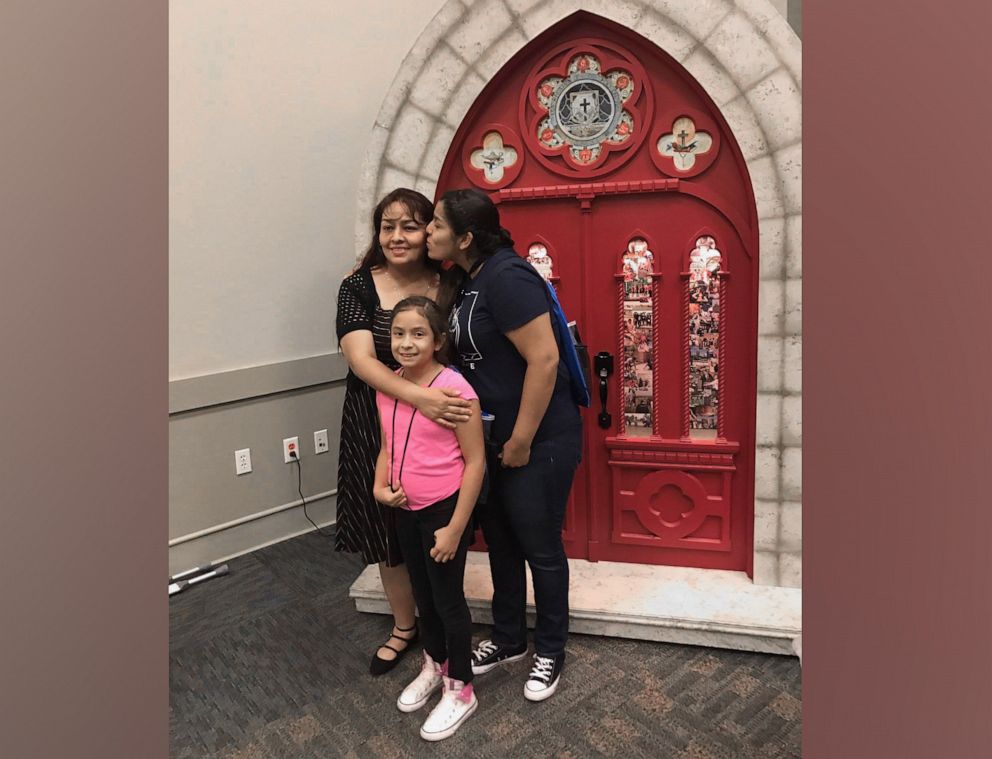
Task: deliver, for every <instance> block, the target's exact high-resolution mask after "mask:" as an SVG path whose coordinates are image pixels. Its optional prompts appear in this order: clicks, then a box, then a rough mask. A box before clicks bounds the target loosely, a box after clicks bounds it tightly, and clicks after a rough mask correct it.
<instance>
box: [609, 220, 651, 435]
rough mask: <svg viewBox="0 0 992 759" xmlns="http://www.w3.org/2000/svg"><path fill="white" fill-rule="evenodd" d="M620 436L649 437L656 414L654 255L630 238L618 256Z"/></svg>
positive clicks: (640, 240)
mask: <svg viewBox="0 0 992 759" xmlns="http://www.w3.org/2000/svg"><path fill="white" fill-rule="evenodd" d="M617 279H618V283H619V295H620V304H619V306H620V357H621V371H620V389H621V393H620V403H621V406H622V409H623V414H622V421H621V423H620V430H621V434H623V435H626V436H627V437H650V436H651V435H653V434H654V426H655V413H656V410H657V409H656V397H655V396H656V392H655V391H656V384H655V366H654V363H655V347H656V346H657V340H658V321H657V303H656V302H655V291H656V288H655V279H656V276H655V273H654V253H652V251H651V248H650V246H649V244H648V241H647V239H646V238H644V237H640V236H638V237H633V238H631V240H630V241H629V242H628V243H627V247H626V249H625V250H624V251H623V252H622V253H621V255H620V273H619V274H618V275H617Z"/></svg>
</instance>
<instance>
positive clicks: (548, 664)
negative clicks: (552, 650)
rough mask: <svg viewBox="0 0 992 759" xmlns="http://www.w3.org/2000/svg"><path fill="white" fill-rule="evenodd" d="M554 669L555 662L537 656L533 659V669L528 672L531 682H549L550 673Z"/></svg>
mask: <svg viewBox="0 0 992 759" xmlns="http://www.w3.org/2000/svg"><path fill="white" fill-rule="evenodd" d="M554 668H555V660H554V659H549V658H547V657H545V656H537V657H535V659H534V669H532V670H531V671H530V679H531V680H541V681H542V682H545V683H547V682H549V681H550V680H551V673H552V672H553V671H554Z"/></svg>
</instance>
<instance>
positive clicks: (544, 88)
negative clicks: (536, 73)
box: [541, 84, 555, 98]
mask: <svg viewBox="0 0 992 759" xmlns="http://www.w3.org/2000/svg"><path fill="white" fill-rule="evenodd" d="M554 91H555V90H554V88H553V87H552V86H551V85H550V84H542V85H541V94H542V95H544V97H546V98H549V97H551V93H552V92H554Z"/></svg>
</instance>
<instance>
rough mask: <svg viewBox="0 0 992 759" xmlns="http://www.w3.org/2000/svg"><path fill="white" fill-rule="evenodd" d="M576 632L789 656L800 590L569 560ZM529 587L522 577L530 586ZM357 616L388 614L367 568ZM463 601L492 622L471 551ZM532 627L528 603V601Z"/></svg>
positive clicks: (357, 590)
mask: <svg viewBox="0 0 992 759" xmlns="http://www.w3.org/2000/svg"><path fill="white" fill-rule="evenodd" d="M569 570H570V573H571V574H570V585H571V592H570V598H569V601H570V607H571V621H570V629H571V631H572V632H575V633H585V634H589V635H606V636H610V637H616V638H630V639H635V640H652V641H658V642H664V643H680V644H685V645H694V646H709V647H713V648H728V649H734V650H738V651H760V652H764V653H771V654H784V655H789V656H795V655H796V654H797V652H798V649H797V645H796V641H797V640H799V638H800V635H801V633H802V591H801V590H799V589H798V588H778V587H769V586H762V585H755V584H754V583H753V582H751V580H750V579H748V577H747V575H746V574H744V573H743V572H730V571H723V570H713V569H689V568H685V567H660V566H647V565H641V564H621V563H617V562H609V561H600V562H588V561H582V560H577V559H569ZM529 586H530V579H529V570H528V587H529ZM349 595H350V597H351V598H353V599H354V600H355V608H356V609H357V610H358V611H362V612H368V613H372V614H388V613H389V605H388V604H387V602H386V596H385V594H384V593H383V590H382V585H381V583H380V582H379V572H378V569H377V568H376V567H374V566H372V567H367V568H366V569H365V571H364V572H362V574H361V575H360V576H359V577H358V579H357V580H355V582H354V584H352V586H351V590H350V592H349ZM465 595H466V597H467V599H468V604H469V608H470V609H471V611H472V620H473V621H474V622H478V623H483V624H487V623H491V622H492V616H491V612H490V599H491V598H492V582H491V580H490V576H489V562H488V559H487V557H486V555H485V554H484V553H475V552H470V553H469V555H468V562H467V564H466V567H465ZM527 618H528V624H529V626H530V627H533V625H534V598H533V595H532V594H531V592H530V591H528V597H527Z"/></svg>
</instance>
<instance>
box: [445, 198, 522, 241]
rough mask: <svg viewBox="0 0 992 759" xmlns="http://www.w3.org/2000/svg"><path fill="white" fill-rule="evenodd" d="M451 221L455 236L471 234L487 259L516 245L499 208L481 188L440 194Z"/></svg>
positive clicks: (449, 221)
mask: <svg viewBox="0 0 992 759" xmlns="http://www.w3.org/2000/svg"><path fill="white" fill-rule="evenodd" d="M441 201H442V202H443V203H444V210H445V213H446V216H447V217H448V223H449V224H450V225H451V228H452V230H453V231H454V233H455V234H456V235H459V236H461V235H464V234H468V233H469V232H471V233H472V244H473V247H474V248H475V250H476V252H477V253H478V254H479V255H481V256H483V257H486V258H488V257H489V256H491V255H493V254H494V253H495V252H496V251H498V250H502V249H503V248H512V247H513V238H512V237H511V236H510V233H509V232H508V231H507V230H506V229H504V228H503V227H501V226H500V223H499V209H497V208H496V204H495V203H493V201H492V199H491V198H490V197H489V196H488V195H486V193H484V192H482V191H481V190H475V189H465V190H449V191H448V192H446V193H444V195H442V196H441Z"/></svg>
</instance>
